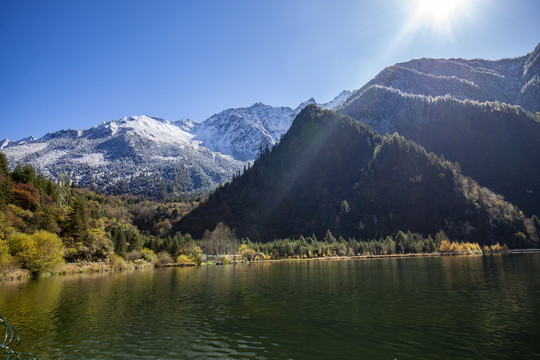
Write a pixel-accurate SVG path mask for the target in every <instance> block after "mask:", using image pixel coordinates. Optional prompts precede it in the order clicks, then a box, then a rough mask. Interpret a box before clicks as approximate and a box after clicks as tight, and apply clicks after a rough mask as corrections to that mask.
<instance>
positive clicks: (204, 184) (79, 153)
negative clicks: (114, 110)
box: [2, 115, 243, 196]
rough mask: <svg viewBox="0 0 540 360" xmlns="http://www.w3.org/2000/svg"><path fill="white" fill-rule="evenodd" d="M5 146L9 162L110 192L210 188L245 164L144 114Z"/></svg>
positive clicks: (168, 124) (154, 192)
mask: <svg viewBox="0 0 540 360" xmlns="http://www.w3.org/2000/svg"><path fill="white" fill-rule="evenodd" d="M3 144H4V147H3V148H2V151H3V152H4V153H5V154H6V155H7V157H8V158H9V160H10V162H11V163H12V164H18V163H20V164H26V163H30V164H32V165H33V166H35V167H36V168H38V169H40V170H41V171H42V172H43V173H44V175H47V176H52V177H53V178H56V179H58V178H59V176H60V174H62V173H68V174H72V176H73V177H74V178H75V180H76V181H77V183H78V184H79V185H82V186H85V187H94V186H95V187H97V188H99V189H101V190H103V191H106V192H111V193H126V192H129V193H131V194H147V195H152V196H159V195H160V194H159V192H160V191H167V192H169V193H170V192H173V193H191V192H195V191H197V190H209V189H211V188H213V187H215V186H216V185H218V184H221V183H223V182H225V181H227V180H229V179H230V178H231V177H232V175H233V174H235V173H236V172H238V171H239V170H240V169H241V168H242V166H243V163H242V162H240V161H237V160H234V159H233V158H231V157H230V156H227V155H222V154H220V153H217V152H212V151H210V150H209V149H208V148H206V147H204V146H201V144H200V141H197V140H194V135H193V134H191V133H189V132H186V131H185V130H183V129H182V128H180V127H179V126H177V125H175V124H174V123H172V122H170V121H167V120H163V119H158V118H152V117H148V116H144V115H143V116H133V117H124V118H122V119H120V120H118V121H110V122H104V123H102V124H101V125H99V126H96V127H93V128H91V129H88V130H62V131H58V132H56V133H50V134H47V135H45V136H44V137H42V138H41V139H34V140H32V141H30V140H29V139H28V140H25V141H17V142H9V143H6V142H4V143H3Z"/></svg>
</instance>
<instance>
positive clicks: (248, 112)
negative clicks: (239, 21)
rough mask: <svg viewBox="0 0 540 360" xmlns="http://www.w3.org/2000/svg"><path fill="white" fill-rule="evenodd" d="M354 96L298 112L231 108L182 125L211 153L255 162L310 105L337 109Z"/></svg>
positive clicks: (262, 106) (261, 106)
mask: <svg viewBox="0 0 540 360" xmlns="http://www.w3.org/2000/svg"><path fill="white" fill-rule="evenodd" d="M350 94H351V92H350V91H343V92H341V93H340V94H339V95H338V96H337V97H336V98H334V99H333V100H332V101H330V102H328V103H325V104H317V103H316V101H315V100H314V99H313V98H311V99H309V100H307V101H305V102H303V103H301V104H300V105H299V106H298V107H296V108H295V109H291V108H290V107H274V106H270V105H265V104H262V103H256V104H254V105H252V106H250V107H247V108H236V109H227V110H225V111H222V112H220V113H219V114H215V115H213V116H211V117H210V118H209V119H207V120H205V121H203V122H201V123H198V124H193V123H191V124H189V125H188V124H185V122H182V126H187V127H189V126H191V129H192V131H193V134H195V139H197V140H200V141H202V144H203V145H205V146H207V147H208V148H209V149H210V150H212V151H218V152H220V153H222V154H227V155H230V156H232V157H233V158H235V159H237V160H242V161H249V160H253V159H255V157H256V156H257V153H258V152H259V149H260V148H265V147H266V146H268V147H272V146H273V145H275V144H276V143H277V142H279V139H280V138H281V136H282V135H283V134H285V133H286V132H287V130H289V128H290V127H291V124H292V121H293V120H294V118H295V117H296V115H297V114H298V113H299V112H300V111H301V110H302V109H303V108H305V107H306V106H307V105H309V104H317V105H320V106H322V107H324V108H326V109H335V108H336V107H337V106H339V105H340V104H341V103H343V102H344V101H345V100H346V99H347V98H348V96H350Z"/></svg>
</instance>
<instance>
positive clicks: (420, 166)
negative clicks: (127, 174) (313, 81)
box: [175, 106, 536, 246]
mask: <svg viewBox="0 0 540 360" xmlns="http://www.w3.org/2000/svg"><path fill="white" fill-rule="evenodd" d="M220 221H222V222H224V223H225V224H227V225H229V226H230V227H232V228H234V229H235V230H236V232H237V234H238V235H239V236H242V237H249V238H250V239H251V240H257V241H259V240H261V241H269V240H272V239H275V238H287V237H289V238H294V237H298V236H300V235H311V234H315V235H316V236H317V237H319V238H322V237H324V235H325V233H326V231H327V230H328V229H329V230H331V231H332V233H333V234H334V235H335V236H336V237H337V236H339V235H341V236H343V237H345V238H347V237H355V238H357V239H358V238H360V239H361V238H373V237H378V236H385V235H389V234H395V233H396V232H397V231H399V230H411V231H413V232H418V233H422V234H425V235H427V234H434V233H435V232H436V231H438V230H440V229H443V230H445V231H446V232H447V234H448V235H449V236H451V237H452V238H454V239H459V240H470V241H478V242H480V243H491V242H495V241H500V242H507V243H509V245H514V246H531V245H530V241H531V239H533V240H534V241H536V235H535V230H534V227H532V226H529V229H527V226H526V224H529V225H530V221H529V220H526V219H525V218H524V216H523V215H522V214H521V213H519V211H517V210H516V209H515V208H514V207H513V206H512V205H511V204H509V203H506V202H505V201H503V200H502V199H501V197H500V196H497V195H495V194H493V193H491V192H490V191H489V190H487V189H485V188H481V187H479V186H478V185H477V184H476V183H475V182H474V181H472V180H470V179H468V178H465V177H463V176H462V175H461V174H460V173H459V170H458V169H457V168H456V167H455V166H454V165H453V164H451V163H450V162H447V161H442V160H441V159H439V158H438V157H436V156H435V155H433V154H428V153H427V152H426V151H425V150H424V149H423V148H422V147H420V146H418V145H417V144H415V143H412V142H410V141H406V140H405V139H403V138H402V137H399V136H386V137H381V136H380V135H378V134H377V133H375V132H374V131H372V130H370V129H369V128H368V127H366V126H364V125H362V124H360V123H359V122H357V121H354V120H353V119H351V118H349V117H346V116H343V115H340V114H338V113H336V112H332V111H326V110H322V109H321V108H317V107H315V106H308V107H307V108H306V109H304V110H303V111H302V112H301V113H300V114H299V115H298V116H297V118H296V119H295V120H294V122H293V125H292V127H291V129H290V130H289V132H288V133H287V134H286V135H285V136H284V137H283V139H282V141H281V142H280V144H279V145H278V146H277V147H275V148H274V149H273V150H272V151H271V152H270V151H264V152H263V153H262V154H261V157H260V158H259V159H258V160H257V161H256V162H255V164H254V165H253V167H251V168H250V169H247V171H246V172H245V173H244V174H243V175H241V176H239V177H238V178H236V179H235V180H233V181H232V183H230V184H227V185H225V186H223V187H221V188H219V189H218V190H216V192H215V193H214V194H213V195H212V196H210V198H209V199H208V201H207V202H206V203H204V204H202V205H201V206H199V207H198V208H197V209H195V210H193V211H192V212H191V213H190V214H188V215H187V216H186V217H184V218H183V219H182V220H181V222H180V223H179V224H178V225H177V226H176V229H175V230H179V231H181V232H182V233H185V232H188V233H191V235H193V236H194V237H201V236H202V234H203V232H204V231H205V230H206V229H213V228H214V227H215V226H216V224H217V223H218V222H220ZM490 222H491V225H490ZM518 231H519V232H522V233H524V234H526V236H527V240H525V242H523V241H522V240H519V241H521V242H522V243H519V244H518V243H516V244H511V242H512V241H513V240H512V239H514V234H515V233H516V232H518Z"/></svg>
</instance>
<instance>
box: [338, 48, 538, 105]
mask: <svg viewBox="0 0 540 360" xmlns="http://www.w3.org/2000/svg"><path fill="white" fill-rule="evenodd" d="M373 85H380V86H383V87H387V88H392V89H397V90H400V91H402V92H405V93H410V94H418V95H425V96H432V97H436V96H445V95H450V96H452V97H454V98H456V99H458V100H476V101H479V102H485V101H498V102H504V103H507V104H512V105H519V106H521V107H522V108H524V109H525V110H528V111H531V112H536V111H540V100H539V99H540V44H538V46H537V47H536V48H535V49H534V51H533V52H531V53H530V54H527V55H525V56H521V57H517V58H514V59H502V60H497V61H491V60H482V59H475V60H465V59H416V60H411V61H409V62H405V63H399V64H396V65H393V66H390V67H387V68H386V69H384V70H383V71H381V72H380V73H379V74H378V75H377V76H375V78H373V79H372V80H371V81H369V82H368V83H367V84H366V85H364V86H363V87H362V88H360V89H359V90H356V91H354V92H353V94H352V96H351V97H350V98H349V99H348V100H347V101H346V102H345V103H344V104H343V105H344V106H345V107H348V106H349V103H350V102H356V101H358V99H357V98H358V97H359V96H360V95H361V94H362V93H363V92H364V91H365V90H366V89H368V88H369V87H371V86H373Z"/></svg>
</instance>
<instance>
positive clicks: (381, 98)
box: [342, 86, 540, 216]
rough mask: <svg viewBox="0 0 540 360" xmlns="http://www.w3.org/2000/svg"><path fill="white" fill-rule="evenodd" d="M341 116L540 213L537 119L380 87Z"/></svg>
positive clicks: (504, 108) (496, 106)
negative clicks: (419, 149)
mask: <svg viewBox="0 0 540 360" xmlns="http://www.w3.org/2000/svg"><path fill="white" fill-rule="evenodd" d="M342 112H343V113H345V114H347V115H349V116H352V117H353V118H355V119H358V120H360V121H362V122H365V123H367V124H369V125H370V126H372V127H373V128H375V129H379V130H382V131H391V132H394V131H397V132H398V133H399V134H400V135H402V136H404V137H405V138H407V139H410V140H413V141H415V142H417V143H418V144H421V145H422V146H424V147H425V148H426V149H427V150H428V151H430V152H434V153H436V154H443V155H444V157H445V158H446V159H449V160H451V161H457V162H458V163H459V164H460V166H461V169H462V171H463V173H464V174H465V175H467V176H470V177H472V178H474V179H475V180H477V181H478V182H479V183H480V184H481V185H482V186H487V187H488V188H490V189H491V190H493V191H495V192H497V193H500V194H502V195H504V197H505V198H506V199H507V200H508V201H510V202H512V203H514V204H516V205H517V206H518V207H519V208H520V209H522V210H523V211H525V212H526V213H527V215H529V216H532V215H533V214H539V213H540V166H538V159H539V158H540V121H539V116H540V115H539V114H536V115H533V114H532V113H530V112H527V111H524V110H523V109H521V108H520V107H518V106H512V105H507V104H503V103H497V102H488V103H478V102H475V101H459V100H456V99H454V98H452V97H450V96H447V97H438V98H432V97H426V96H422V95H410V94H405V93H403V92H400V91H397V90H393V89H389V88H385V87H380V86H375V87H371V88H368V89H367V90H365V91H364V92H363V93H362V94H361V95H358V96H357V98H356V99H354V100H352V101H349V102H348V104H346V106H345V107H344V108H343V109H342Z"/></svg>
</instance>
